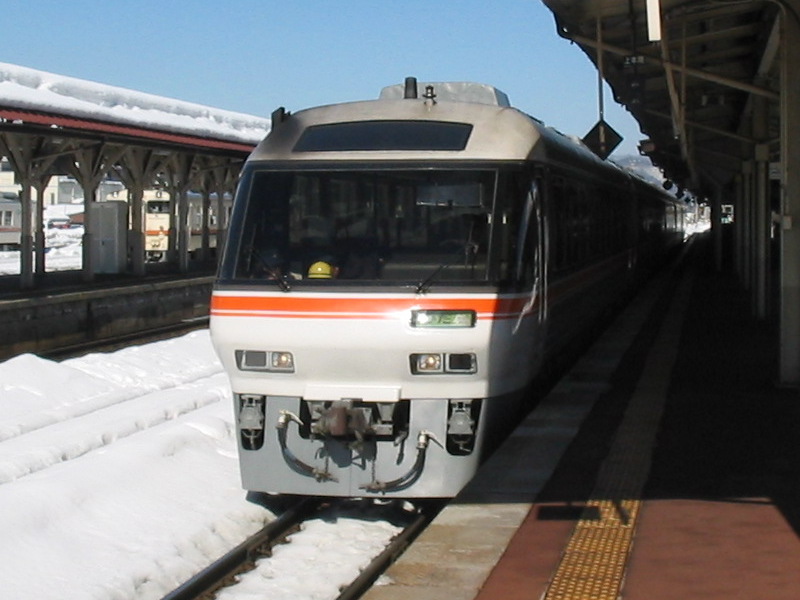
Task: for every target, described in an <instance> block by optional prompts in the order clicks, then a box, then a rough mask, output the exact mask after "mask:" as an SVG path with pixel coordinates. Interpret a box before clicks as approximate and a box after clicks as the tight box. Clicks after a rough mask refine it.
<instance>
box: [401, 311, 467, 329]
mask: <svg viewBox="0 0 800 600" xmlns="http://www.w3.org/2000/svg"><path fill="white" fill-rule="evenodd" d="M476 318H477V317H476V314H475V311H474V310H412V311H411V326H412V327H475V321H476Z"/></svg>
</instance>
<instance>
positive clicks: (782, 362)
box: [778, 1, 800, 386]
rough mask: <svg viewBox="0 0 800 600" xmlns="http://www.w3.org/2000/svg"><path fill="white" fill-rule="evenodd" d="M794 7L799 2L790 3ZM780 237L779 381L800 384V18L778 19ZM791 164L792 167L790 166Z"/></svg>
mask: <svg viewBox="0 0 800 600" xmlns="http://www.w3.org/2000/svg"><path fill="white" fill-rule="evenodd" d="M790 4H791V5H793V6H794V7H795V8H798V7H800V2H794V1H793V2H790ZM781 25H782V31H781V175H782V189H781V204H782V212H783V215H784V216H783V223H782V225H783V231H782V235H781V273H780V279H781V280H780V309H779V310H780V327H779V330H780V357H779V373H778V378H779V382H780V383H781V384H783V385H787V386H798V385H800V169H798V168H797V164H798V162H800V77H797V73H798V70H800V52H797V48H800V22H798V18H797V13H796V12H795V11H794V10H792V9H791V8H790V9H788V10H786V11H784V13H783V15H782V17H781ZM792 166H794V168H792Z"/></svg>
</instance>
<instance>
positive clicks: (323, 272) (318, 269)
mask: <svg viewBox="0 0 800 600" xmlns="http://www.w3.org/2000/svg"><path fill="white" fill-rule="evenodd" d="M332 277H333V267H331V266H330V265H329V264H328V263H326V262H325V261H322V260H319V261H317V262H315V263H314V264H313V265H311V266H310V267H308V278H309V279H331V278H332Z"/></svg>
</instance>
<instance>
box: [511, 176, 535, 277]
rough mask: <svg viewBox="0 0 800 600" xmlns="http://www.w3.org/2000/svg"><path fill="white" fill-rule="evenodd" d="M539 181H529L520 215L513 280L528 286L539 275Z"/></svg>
mask: <svg viewBox="0 0 800 600" xmlns="http://www.w3.org/2000/svg"><path fill="white" fill-rule="evenodd" d="M539 202H540V198H539V182H538V181H533V182H531V186H530V189H529V190H528V193H527V194H526V197H525V203H524V205H523V207H522V213H521V215H520V227H519V233H518V235H519V238H518V240H517V244H516V257H515V260H514V265H515V266H514V281H515V282H517V283H518V284H519V285H521V286H523V287H530V286H531V285H533V284H534V283H535V281H536V279H537V278H538V276H539V219H540V215H539Z"/></svg>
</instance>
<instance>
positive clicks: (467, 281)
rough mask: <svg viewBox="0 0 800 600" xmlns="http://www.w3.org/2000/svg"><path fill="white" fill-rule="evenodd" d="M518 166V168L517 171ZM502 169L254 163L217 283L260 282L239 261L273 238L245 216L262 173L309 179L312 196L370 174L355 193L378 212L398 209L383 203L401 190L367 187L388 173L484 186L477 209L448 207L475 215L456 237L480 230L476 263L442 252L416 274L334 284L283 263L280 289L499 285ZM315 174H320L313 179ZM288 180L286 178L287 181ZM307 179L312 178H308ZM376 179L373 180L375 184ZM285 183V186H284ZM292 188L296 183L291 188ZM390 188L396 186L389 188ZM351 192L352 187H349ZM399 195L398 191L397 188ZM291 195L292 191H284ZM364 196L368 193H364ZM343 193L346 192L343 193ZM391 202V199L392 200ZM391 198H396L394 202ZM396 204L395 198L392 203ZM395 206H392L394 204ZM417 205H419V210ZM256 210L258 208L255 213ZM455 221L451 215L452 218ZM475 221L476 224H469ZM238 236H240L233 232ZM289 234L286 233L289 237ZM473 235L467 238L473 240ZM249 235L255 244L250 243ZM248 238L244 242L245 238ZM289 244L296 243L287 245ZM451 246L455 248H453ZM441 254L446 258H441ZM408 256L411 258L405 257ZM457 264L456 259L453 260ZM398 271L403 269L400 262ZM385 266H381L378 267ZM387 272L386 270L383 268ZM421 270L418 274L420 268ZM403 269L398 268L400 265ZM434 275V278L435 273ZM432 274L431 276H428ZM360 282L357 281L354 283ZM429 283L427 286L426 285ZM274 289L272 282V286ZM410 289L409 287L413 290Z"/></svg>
mask: <svg viewBox="0 0 800 600" xmlns="http://www.w3.org/2000/svg"><path fill="white" fill-rule="evenodd" d="M517 168H518V167H517ZM503 170H505V169H503V168H501V166H499V165H498V164H496V163H490V164H488V163H480V162H477V163H473V162H470V163H469V164H463V163H453V162H450V161H443V162H442V163H441V164H440V163H436V164H435V165H434V166H433V168H432V167H431V164H430V163H429V162H426V163H424V164H417V163H408V164H397V163H393V162H381V163H379V164H368V163H363V162H361V161H351V162H348V163H346V164H343V163H336V164H335V165H331V164H330V163H328V162H325V161H320V162H314V163H313V164H304V165H297V164H296V163H281V164H278V165H276V164H270V163H261V164H259V163H256V164H255V165H253V166H251V167H250V168H248V169H247V170H246V172H245V173H243V177H242V181H241V183H240V186H239V188H238V191H237V200H236V201H235V203H234V213H233V215H232V218H231V224H230V227H231V229H232V230H233V232H234V235H233V240H234V242H233V243H232V244H228V245H227V246H226V249H225V256H224V257H223V260H222V261H221V263H220V269H219V281H220V282H230V283H233V282H238V283H239V284H241V283H245V284H246V285H256V284H258V281H257V280H258V278H257V277H255V276H253V275H248V272H247V271H248V270H247V269H246V268H244V267H243V266H242V265H243V263H242V261H243V254H242V253H243V252H245V251H246V248H247V247H248V246H250V247H252V246H253V245H254V244H253V240H256V239H260V238H261V237H264V236H265V237H268V238H269V237H272V235H273V234H268V233H264V232H262V233H261V234H255V233H253V231H252V230H248V229H247V228H248V225H247V223H248V222H250V223H252V222H253V220H252V218H251V217H249V216H248V213H249V211H250V204H251V203H252V202H257V201H258V200H257V197H258V196H259V195H260V192H259V190H258V189H257V188H258V185H259V184H258V182H257V179H258V178H259V177H260V176H261V175H262V174H267V175H269V174H272V175H280V174H286V175H287V176H288V177H289V178H294V177H301V176H311V177H312V179H313V181H314V182H313V183H307V185H313V186H317V188H319V189H315V190H314V191H313V193H314V194H324V193H325V192H324V191H323V190H322V189H321V187H320V186H323V185H324V186H327V188H328V189H329V190H330V189H334V188H336V187H341V186H342V185H346V184H343V183H342V182H341V181H337V179H339V180H341V179H342V178H343V177H344V178H346V176H347V175H353V174H355V175H357V176H358V177H361V176H362V175H363V174H368V175H367V179H363V180H360V181H361V185H362V187H361V188H359V190H360V191H359V193H361V194H362V198H367V197H368V196H369V199H370V205H371V206H372V205H374V206H383V209H382V210H390V211H393V210H396V208H390V207H389V203H387V201H386V196H387V194H389V195H393V194H396V193H400V192H395V191H392V192H391V194H390V192H389V191H387V190H388V188H387V186H386V185H383V186H381V185H377V184H375V182H374V181H373V183H371V184H370V183H369V178H370V177H371V178H375V177H380V175H382V174H383V175H387V174H388V175H391V177H400V176H402V177H404V178H409V177H411V178H412V179H413V178H414V177H416V178H417V179H415V181H417V180H418V181H422V176H423V175H424V176H425V177H434V178H435V177H437V176H438V177H448V176H452V177H456V180H459V178H463V177H467V178H473V179H474V178H475V177H479V180H480V181H482V182H483V183H482V184H481V185H482V188H483V190H484V191H483V192H482V195H483V196H484V197H485V198H484V200H483V201H482V202H483V204H481V205H480V206H477V205H476V203H475V201H474V198H473V199H471V200H470V201H469V202H466V203H462V205H459V203H454V204H453V205H452V206H451V205H448V206H447V207H446V209H447V210H454V211H455V213H454V215H459V214H461V213H464V215H462V216H461V217H457V218H459V219H460V218H462V217H463V218H464V219H466V217H467V214H471V215H473V216H472V217H470V219H468V220H467V221H465V223H464V224H463V225H462V229H461V234H459V235H466V233H467V230H468V229H469V228H471V227H478V228H479V229H477V230H474V232H475V234H476V235H478V232H482V233H480V235H481V236H483V238H484V239H481V241H480V242H479V243H477V244H475V245H474V247H475V248H476V249H477V254H476V257H475V260H476V261H477V262H475V263H470V264H469V265H467V264H462V265H461V266H460V267H459V266H457V265H456V266H453V265H452V264H449V263H448V261H449V260H450V258H452V256H455V254H454V252H451V251H448V252H445V250H446V249H445V250H442V251H441V252H440V254H441V255H442V258H441V259H436V262H431V264H429V265H428V266H427V267H426V266H424V265H425V263H420V265H419V266H415V267H414V269H417V272H416V274H413V273H410V271H409V273H408V274H407V275H406V274H402V273H401V274H398V271H397V270H396V268H395V271H394V272H392V274H391V276H390V277H385V276H384V277H383V278H381V277H363V278H360V277H352V276H349V277H348V276H345V273H343V272H342V271H343V270H344V269H342V270H339V271H338V274H339V276H338V277H336V278H334V279H333V280H310V279H309V278H308V277H307V276H306V275H305V272H306V270H307V268H308V266H309V265H306V264H305V263H306V262H308V261H307V260H306V259H305V258H304V259H303V260H302V261H300V262H299V263H297V264H284V265H282V267H281V269H275V270H274V272H275V273H282V274H283V275H281V279H282V280H285V281H284V282H282V283H281V287H284V284H286V285H287V286H288V287H289V288H290V289H292V288H294V287H295V286H297V285H301V286H303V287H305V286H312V287H318V286H328V287H329V288H330V287H331V286H333V287H339V286H347V287H356V286H358V285H364V284H367V285H368V286H374V285H378V286H381V287H389V286H399V287H404V288H408V286H409V284H412V286H414V285H415V286H416V288H422V291H425V290H426V289H427V288H428V287H429V285H430V284H431V283H433V285H435V286H440V285H442V286H448V287H450V286H460V287H464V286H466V287H472V286H479V287H483V286H485V285H491V284H497V281H496V279H495V269H494V263H493V262H492V256H493V254H492V253H493V251H492V249H491V245H492V239H491V236H492V235H493V230H492V228H493V226H492V223H493V220H494V215H493V212H494V204H495V201H496V197H497V195H498V179H499V177H500V175H499V173H500V172H501V171H503ZM315 176H318V177H317V178H316V179H314V177H315ZM287 181H288V180H287ZM309 181H311V180H309ZM376 181H377V180H376ZM287 185H289V184H288V183H287ZM291 185H294V184H291ZM370 185H372V187H373V189H372V190H371V191H370V190H369V189H368V188H369V187H370ZM392 189H394V188H392ZM353 190H355V188H353ZM401 191H402V190H401ZM285 193H290V192H288V191H287V192H285ZM364 194H366V195H364ZM341 195H343V196H344V195H346V194H341ZM392 198H394V196H392ZM395 200H397V199H396V198H395ZM393 201H394V200H393ZM406 202H412V200H407V201H406ZM393 206H394V205H393ZM411 207H412V204H408V205H407V206H405V208H406V209H409V208H411ZM418 208H419V207H417V209H418ZM438 208H439V209H443V207H438ZM259 210H260V209H259ZM288 218H289V217H288V216H286V215H285V216H284V217H281V218H279V219H278V220H282V221H284V222H286V220H287V219H288ZM454 218H455V217H454ZM473 221H475V223H473ZM420 226H423V227H425V228H429V226H430V223H428V224H427V225H424V224H420ZM251 227H256V225H251ZM236 232H238V233H236ZM287 235H288V234H287ZM426 235H428V236H430V235H431V233H430V232H429V233H428V234H426ZM471 235H472V234H470V236H471ZM250 237H252V238H253V240H251V239H249V238H250ZM245 238H247V239H245ZM442 240H445V236H444V234H442V235H441V236H440V237H429V243H431V244H432V243H434V242H437V243H438V242H439V241H442ZM467 241H468V242H469V243H466V242H464V241H463V240H462V243H461V244H459V247H460V248H461V249H462V251H463V252H466V250H464V249H465V248H467V247H472V242H471V241H470V240H467ZM291 243H296V241H295V242H291ZM454 246H455V244H454ZM283 247H284V249H283V250H280V251H279V252H278V254H283V255H284V256H285V255H286V250H288V248H289V247H290V246H289V240H288V238H287V239H285V240H283ZM392 250H393V251H397V248H396V247H392ZM406 250H408V251H410V252H412V254H413V248H410V249H409V248H406ZM445 254H449V257H448V256H445ZM408 256H409V257H410V256H411V255H408ZM459 256H462V258H461V259H460V262H462V263H463V262H464V261H465V260H466V258H464V255H463V253H462V254H459ZM425 260H429V261H433V258H426V259H425ZM456 263H457V264H460V263H458V261H456ZM397 267H401V265H400V264H399V263H398V264H397ZM382 268H383V267H382ZM386 268H387V269H389V267H386ZM409 268H410V266H409V267H406V268H405V270H406V271H408V270H409ZM420 269H422V270H420ZM401 270H402V267H401ZM434 273H435V275H434ZM431 276H432V277H431ZM359 279H361V281H358V280H359ZM429 279H430V282H429V281H428V280H429ZM273 285H274V284H273ZM416 288H413V287H412V289H416Z"/></svg>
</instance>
